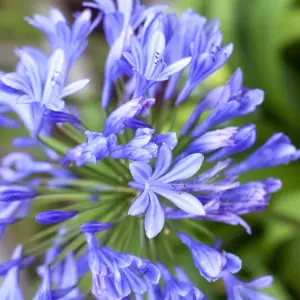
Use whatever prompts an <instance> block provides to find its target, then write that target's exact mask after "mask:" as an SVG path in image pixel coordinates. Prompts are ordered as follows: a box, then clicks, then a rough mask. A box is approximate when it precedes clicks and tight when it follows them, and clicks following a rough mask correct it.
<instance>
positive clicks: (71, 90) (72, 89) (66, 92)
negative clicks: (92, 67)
mask: <svg viewBox="0 0 300 300" xmlns="http://www.w3.org/2000/svg"><path fill="white" fill-rule="evenodd" d="M89 83H90V80H89V79H81V80H78V81H75V82H72V83H71V84H69V85H67V86H66V87H65V88H64V89H63V91H62V93H61V94H60V97H61V98H65V97H67V96H70V95H72V94H75V93H77V92H79V91H80V90H82V89H83V88H85V87H86V86H87V85H88V84H89Z"/></svg>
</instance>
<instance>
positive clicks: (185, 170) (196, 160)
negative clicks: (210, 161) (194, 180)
mask: <svg viewBox="0 0 300 300" xmlns="http://www.w3.org/2000/svg"><path fill="white" fill-rule="evenodd" d="M203 160H204V156H203V155H202V154H201V153H195V154H191V155H189V156H187V157H185V158H183V159H181V160H180V161H179V162H178V163H176V164H175V165H174V167H173V168H172V169H171V170H170V171H169V172H168V173H167V174H166V175H164V176H163V177H161V178H160V179H159V181H160V182H174V181H177V180H184V179H187V178H190V177H192V176H193V175H195V174H196V173H197V172H198V171H199V169H200V167H201V165H202V162H203Z"/></svg>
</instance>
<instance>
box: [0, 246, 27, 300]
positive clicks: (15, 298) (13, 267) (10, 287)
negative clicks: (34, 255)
mask: <svg viewBox="0 0 300 300" xmlns="http://www.w3.org/2000/svg"><path fill="white" fill-rule="evenodd" d="M21 259H22V246H21V245H19V246H17V247H16V248H15V250H14V252H13V254H12V257H11V262H12V264H10V268H9V269H8V271H7V273H6V276H5V278H4V280H3V282H2V285H1V287H0V295H1V298H2V299H6V300H23V299H25V298H24V295H23V293H22V290H21V286H20V279H19V275H20V274H19V272H20V262H21Z"/></svg>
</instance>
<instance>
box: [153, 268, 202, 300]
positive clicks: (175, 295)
mask: <svg viewBox="0 0 300 300" xmlns="http://www.w3.org/2000/svg"><path fill="white" fill-rule="evenodd" d="M157 266H158V268H159V271H160V273H161V277H162V279H163V281H164V290H163V291H162V292H161V297H160V298H158V296H159V295H158V293H157V292H156V297H157V298H153V299H164V300H167V299H176V300H177V299H178V300H181V299H189V300H192V299H195V300H204V299H205V298H204V295H203V294H202V293H201V292H200V290H199V289H197V288H196V287H195V286H193V284H191V283H190V281H189V279H188V277H187V276H186V274H183V273H182V272H181V270H180V269H177V272H176V273H177V275H180V276H179V278H178V279H177V278H175V277H174V276H172V274H171V273H170V272H169V271H168V269H167V268H166V267H165V266H164V265H163V264H161V263H157Z"/></svg>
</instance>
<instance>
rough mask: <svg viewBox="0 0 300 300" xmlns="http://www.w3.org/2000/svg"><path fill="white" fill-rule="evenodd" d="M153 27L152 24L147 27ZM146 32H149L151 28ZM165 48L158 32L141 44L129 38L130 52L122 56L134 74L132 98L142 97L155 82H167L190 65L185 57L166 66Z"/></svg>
mask: <svg viewBox="0 0 300 300" xmlns="http://www.w3.org/2000/svg"><path fill="white" fill-rule="evenodd" d="M155 25H156V24H155V22H152V23H150V25H149V26H155ZM147 30H148V31H150V32H151V28H150V29H148V28H146V29H145V31H147ZM165 48H166V39H165V36H164V33H163V32H162V31H159V30H157V31H154V30H153V33H152V32H151V34H149V36H147V38H144V40H143V41H142V42H140V41H139V40H138V39H137V38H136V37H135V36H132V37H131V43H130V52H128V51H125V52H124V53H123V55H124V57H125V58H126V60H127V61H128V63H129V64H130V65H131V67H132V69H133V71H134V74H135V82H136V86H135V93H134V97H140V96H144V95H145V93H146V92H147V91H148V90H149V89H150V88H151V87H153V86H154V85H155V84H156V83H157V82H160V81H165V80H168V79H169V77H170V76H171V75H173V74H175V73H177V72H179V71H181V70H182V69H184V68H185V67H186V66H187V65H188V64H189V63H190V61H191V57H185V58H182V59H179V60H177V61H176V62H174V63H172V64H170V65H168V66H167V64H166V63H165V60H164V54H165Z"/></svg>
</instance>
